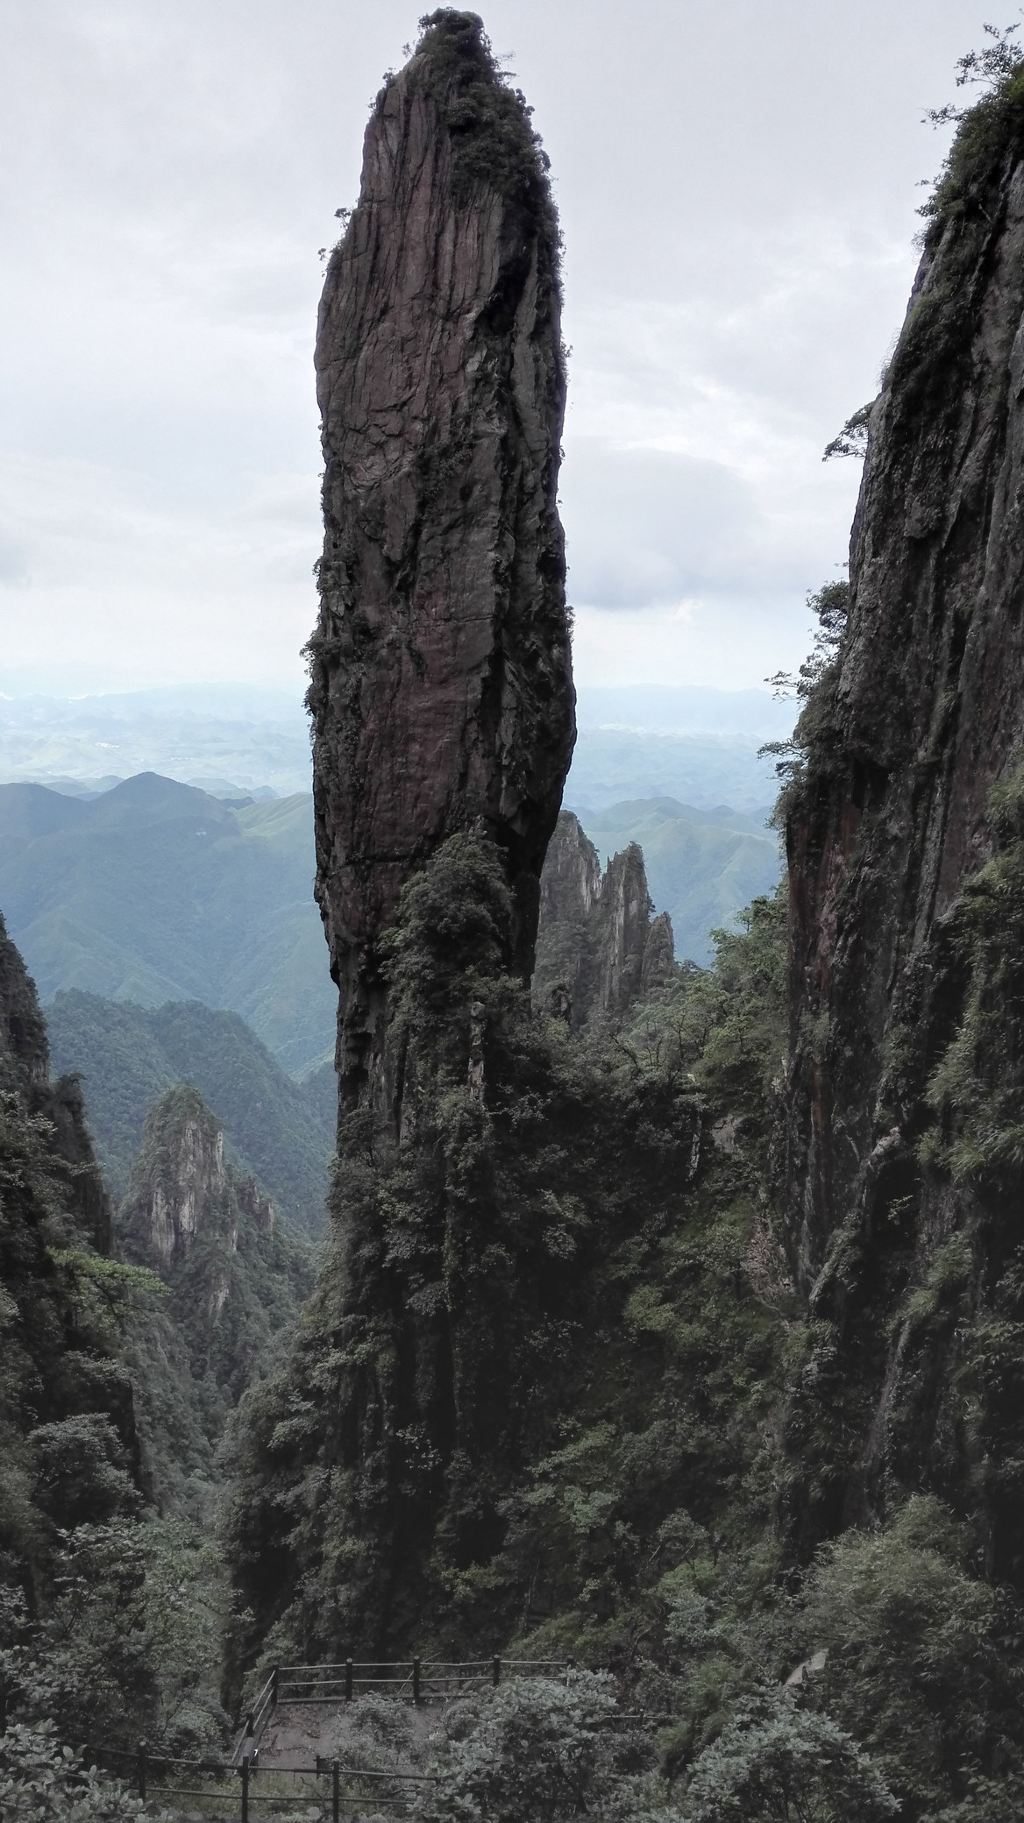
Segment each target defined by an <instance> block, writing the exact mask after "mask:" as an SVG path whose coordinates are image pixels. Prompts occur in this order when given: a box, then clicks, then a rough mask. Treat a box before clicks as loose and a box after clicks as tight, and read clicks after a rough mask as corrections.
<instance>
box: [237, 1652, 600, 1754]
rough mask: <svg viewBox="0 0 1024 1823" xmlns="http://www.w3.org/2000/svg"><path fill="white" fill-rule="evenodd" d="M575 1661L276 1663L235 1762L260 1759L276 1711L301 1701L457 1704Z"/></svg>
mask: <svg viewBox="0 0 1024 1823" xmlns="http://www.w3.org/2000/svg"><path fill="white" fill-rule="evenodd" d="M574 1663H575V1661H574V1660H573V1659H562V1658H559V1659H554V1658H501V1657H497V1656H496V1657H494V1658H479V1659H464V1660H459V1661H452V1660H447V1659H425V1658H418V1657H416V1658H410V1659H400V1660H396V1661H392V1662H389V1663H381V1662H380V1661H377V1660H372V1659H366V1660H362V1659H351V1658H346V1659H341V1660H339V1661H338V1663H336V1664H331V1665H275V1667H274V1669H273V1671H272V1672H271V1673H270V1676H269V1677H268V1679H267V1681H266V1683H265V1684H264V1685H263V1688H262V1689H261V1691H260V1693H259V1695H258V1696H257V1698H256V1701H255V1702H254V1703H253V1706H252V1708H251V1709H250V1711H249V1713H248V1715H247V1716H246V1718H245V1724H244V1727H243V1729H242V1733H241V1735H240V1736H239V1738H238V1740H237V1742H236V1744H235V1750H234V1753H233V1754H232V1756H231V1763H232V1765H233V1766H236V1767H237V1766H241V1765H242V1764H243V1762H245V1761H250V1762H253V1763H255V1761H256V1759H257V1757H258V1754H259V1744H260V1740H261V1738H262V1735H263V1732H264V1730H265V1728H266V1726H267V1723H268V1722H269V1721H270V1718H271V1716H272V1715H273V1714H274V1711H275V1710H276V1709H278V1708H293V1707H295V1706H297V1705H311V1704H316V1705H319V1706H321V1707H324V1706H334V1705H336V1704H338V1705H340V1704H342V1703H351V1702H353V1701H354V1700H355V1698H356V1697H360V1696H367V1695H369V1694H370V1693H371V1692H376V1693H377V1694H379V1695H383V1696H391V1697H395V1698H396V1699H398V1700H399V1701H403V1702H408V1703H414V1704H417V1705H418V1704H421V1703H445V1702H453V1701H455V1700H457V1699H458V1698H459V1697H461V1696H471V1695H472V1694H473V1693H474V1692H475V1691H480V1690H487V1689H493V1688H495V1687H496V1686H497V1685H498V1684H500V1683H502V1682H504V1681H506V1680H508V1679H509V1678H523V1677H549V1678H558V1679H563V1678H565V1677H567V1676H568V1675H569V1673H570V1672H571V1671H572V1670H573V1669H574Z"/></svg>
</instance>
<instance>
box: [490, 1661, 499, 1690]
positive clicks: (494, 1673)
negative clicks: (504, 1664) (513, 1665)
mask: <svg viewBox="0 0 1024 1823" xmlns="http://www.w3.org/2000/svg"><path fill="white" fill-rule="evenodd" d="M491 1680H492V1682H493V1684H494V1687H495V1689H497V1687H498V1685H499V1684H500V1683H501V1660H500V1658H492V1660H491Z"/></svg>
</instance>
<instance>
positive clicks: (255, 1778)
mask: <svg viewBox="0 0 1024 1823" xmlns="http://www.w3.org/2000/svg"><path fill="white" fill-rule="evenodd" d="M88 1759H89V1762H90V1764H95V1765H97V1766H100V1767H102V1768H103V1769H104V1770H105V1771H106V1772H109V1773H111V1774H113V1776H114V1777H116V1778H117V1779H119V1780H120V1782H121V1783H122V1784H123V1785H125V1786H127V1787H128V1789H129V1790H131V1791H134V1792H137V1793H138V1796H139V1797H140V1798H145V1799H152V1800H159V1801H161V1802H162V1801H163V1800H164V1799H170V1798H174V1799H179V1798H187V1799H189V1800H190V1803H189V1809H190V1810H193V1809H195V1808H196V1807H197V1805H202V1806H204V1807H205V1806H206V1805H212V1806H215V1809H212V1810H210V1811H206V1810H205V1808H204V1810H203V1812H202V1814H205V1815H209V1816H210V1817H211V1819H212V1818H214V1817H216V1819H217V1823H227V1820H228V1819H230V1818H236V1817H237V1818H238V1819H239V1823H257V1814H258V1812H259V1810H260V1808H261V1807H266V1808H267V1809H269V1810H270V1811H271V1812H273V1811H274V1810H275V1809H280V1808H281V1806H282V1804H283V1805H286V1806H287V1808H288V1809H293V1808H294V1807H295V1806H296V1805H301V1806H302V1807H303V1814H304V1815H305V1816H307V1817H312V1816H313V1815H314V1814H315V1815H316V1817H317V1818H319V1819H320V1820H321V1823H327V1819H328V1818H329V1819H330V1823H341V1819H342V1817H343V1816H347V1815H348V1814H349V1813H351V1812H369V1813H370V1814H372V1815H374V1816H388V1817H404V1816H406V1815H407V1814H408V1812H409V1810H410V1809H411V1807H412V1800H413V1798H414V1796H415V1792H416V1788H417V1786H421V1785H431V1784H434V1783H435V1782H436V1781H435V1778H434V1776H433V1775H432V1774H430V1773H423V1772H370V1771H363V1770H356V1769H353V1768H351V1767H344V1766H342V1765H341V1764H340V1762H339V1761H337V1760H321V1759H318V1760H317V1762H316V1765H315V1766H273V1767H268V1768H259V1767H258V1766H257V1764H256V1762H255V1759H254V1758H252V1759H250V1758H245V1759H243V1760H241V1761H240V1762H239V1763H238V1764H237V1765H236V1764H233V1763H232V1762H229V1761H224V1760H183V1759H176V1758H173V1757H171V1756H169V1755H165V1754H154V1753H150V1752H149V1750H148V1748H147V1747H145V1745H143V1744H141V1743H140V1745H139V1747H138V1749H137V1750H136V1751H135V1752H134V1753H128V1752H118V1751H111V1750H107V1749H99V1750H93V1751H91V1752H90V1753H89V1755H88ZM314 1806H315V1807H316V1808H315V1812H314V1809H313V1807H314Z"/></svg>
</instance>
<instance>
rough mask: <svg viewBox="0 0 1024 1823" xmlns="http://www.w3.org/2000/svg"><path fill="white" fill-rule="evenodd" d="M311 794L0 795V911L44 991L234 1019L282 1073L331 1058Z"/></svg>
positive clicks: (168, 786) (159, 781) (158, 786)
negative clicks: (256, 797)
mask: <svg viewBox="0 0 1024 1823" xmlns="http://www.w3.org/2000/svg"><path fill="white" fill-rule="evenodd" d="M312 824H313V819H312V800H311V799H310V798H309V797H307V796H305V795H296V796H293V797H288V798H278V799H269V800H267V801H265V802H259V803H251V804H246V805H243V806H238V805H232V804H229V803H225V802H224V801H223V800H221V799H219V798H215V797H211V796H210V795H209V794H208V793H206V792H203V791H199V790H197V789H196V788H195V787H194V786H189V785H181V784H179V783H177V782H176V781H175V780H173V779H166V778H162V777H161V776H160V775H158V774H156V773H142V774H140V775H138V776H137V777H135V778H131V779H126V780H125V781H124V782H123V783H122V784H120V785H116V786H114V787H113V788H112V789H111V790H109V791H107V792H104V794H103V795H102V796H101V797H97V798H92V799H82V798H70V797H66V796H63V795H61V794H59V793H57V792H52V791H48V790H46V789H45V788H44V787H42V786H39V785H31V784H17V785H5V786H0V906H3V908H4V910H5V912H6V914H7V916H8V919H9V923H10V928H11V932H12V934H13V935H14V938H15V941H16V942H17V943H18V944H19V947H20V948H21V949H22V951H23V953H24V954H25V956H26V958H27V960H28V964H29V967H30V969H31V970H32V973H33V975H34V977H35V979H36V982H37V984H38V987H39V991H40V994H41V995H42V997H43V998H44V999H50V998H52V996H53V995H54V994H55V993H57V992H58V991H59V990H60V989H62V988H74V987H77V988H82V989H84V990H85V991H87V992H90V993H96V994H100V995H102V996H103V997H105V998H107V999H110V1000H131V1001H135V1002H137V1003H138V1004H139V1005H141V1006H148V1007H156V1006H161V1005H162V1004H163V1003H164V1002H165V1001H169V1000H175V1001H181V1000H201V1001H202V1002H203V1003H204V1004H205V1005H207V1006H212V1007H215V1008H224V1009H225V1010H228V1011H232V1012H237V1013H239V1014H240V1015H241V1016H242V1018H243V1019H245V1021H246V1022H247V1024H249V1025H250V1026H251V1027H252V1029H253V1030H254V1031H255V1033H256V1034H257V1036H258V1037H259V1038H261V1039H262V1040H263V1041H264V1043H265V1044H267V1046H268V1047H269V1049H270V1050H272V1051H273V1053H274V1055H275V1056H276V1057H277V1058H278V1060H279V1062H281V1063H282V1064H283V1065H284V1067H285V1068H286V1069H288V1070H290V1071H292V1072H293V1073H296V1074H297V1073H301V1072H302V1071H304V1070H307V1069H310V1068H312V1067H314V1066H315V1065H317V1064H319V1063H321V1062H323V1061H324V1060H325V1059H326V1058H328V1057H329V1056H330V1055H331V1054H332V1053H333V1046H334V1023H335V1004H336V998H335V992H334V988H333V986H332V983H331V980H330V976H329V973H328V967H327V951H326V946H325V944H324V941H323V936H322V933H321V929H320V919H319V916H318V914H317V911H316V907H315V905H314V903H313V896H312V881H313V865H314V863H313V827H312Z"/></svg>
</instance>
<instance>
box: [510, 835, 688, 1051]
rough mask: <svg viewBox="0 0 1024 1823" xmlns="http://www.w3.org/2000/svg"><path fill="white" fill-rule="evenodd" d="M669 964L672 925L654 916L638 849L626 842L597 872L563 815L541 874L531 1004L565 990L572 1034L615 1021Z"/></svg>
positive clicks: (590, 852)
mask: <svg viewBox="0 0 1024 1823" xmlns="http://www.w3.org/2000/svg"><path fill="white" fill-rule="evenodd" d="M674 965H675V963H674V952H673V944H672V921H671V919H670V918H669V916H668V913H667V912H662V913H660V914H659V915H658V916H657V917H655V916H654V907H653V905H652V903H651V896H650V893H649V891H648V888H647V873H646V869H645V867H644V857H643V851H642V850H641V849H640V847H639V846H638V845H637V843H636V842H631V843H630V844H629V846H628V848H626V849H624V850H623V852H622V853H621V854H617V855H613V856H612V858H611V860H610V861H609V863H608V867H607V869H606V870H605V872H604V873H603V874H602V871H601V861H600V857H599V855H598V852H597V849H596V848H595V847H594V845H593V843H592V842H591V841H590V840H589V838H588V837H587V835H586V834H585V833H584V831H583V829H582V828H581V826H580V822H579V819H578V818H577V817H576V816H574V815H573V813H572V811H568V810H563V811H562V813H561V815H560V816H559V819H558V823H557V826H556V828H555V833H554V836H553V837H552V840H551V844H550V846H549V848H548V853H547V858H546V860H545V862H544V871H543V874H542V875H541V911H540V928H539V931H538V937H537V969H536V974H535V976H534V1002H535V1004H536V1005H546V1004H547V1003H548V1001H549V999H550V997H551V995H552V994H557V993H558V992H559V990H561V989H564V990H565V992H566V993H567V995H568V1000H569V1005H568V1008H567V1009H566V1010H567V1012H568V1017H569V1020H570V1023H571V1024H572V1025H573V1027H574V1028H575V1029H577V1030H579V1029H580V1028H582V1027H583V1026H585V1025H589V1024H591V1023H593V1022H594V1021H598V1020H616V1019H620V1018H621V1017H622V1015H623V1014H624V1013H626V1012H628V1010H629V1008H630V1007H631V1006H632V1005H633V1004H634V1002H635V1001H636V1000H637V999H639V997H640V996H641V995H642V994H645V993H648V992H650V991H651V989H653V988H655V987H656V986H658V985H659V983H661V982H663V981H666V980H667V979H668V978H669V976H670V975H671V973H672V970H673V968H674Z"/></svg>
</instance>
